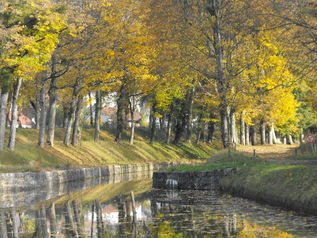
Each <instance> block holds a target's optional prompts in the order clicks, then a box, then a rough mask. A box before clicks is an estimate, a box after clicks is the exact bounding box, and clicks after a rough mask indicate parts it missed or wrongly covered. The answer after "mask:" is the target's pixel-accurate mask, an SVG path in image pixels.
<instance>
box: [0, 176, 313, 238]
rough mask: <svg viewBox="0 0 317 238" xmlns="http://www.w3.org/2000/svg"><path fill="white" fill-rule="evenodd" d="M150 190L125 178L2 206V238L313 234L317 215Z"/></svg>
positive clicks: (205, 194) (209, 194) (145, 182)
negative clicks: (25, 204) (33, 201)
mask: <svg viewBox="0 0 317 238" xmlns="http://www.w3.org/2000/svg"><path fill="white" fill-rule="evenodd" d="M150 188H151V180H150V179H142V180H134V181H125V182H121V183H117V184H106V185H101V186H97V187H93V188H90V189H86V190H82V191H77V192H74V193H70V194H67V195H65V196H61V197H57V198H55V199H51V200H49V201H45V202H40V203H38V204H34V205H33V206H31V207H20V208H19V207H15V208H10V209H3V210H0V238H11V237H14V238H18V237H21V238H24V237H32V238H53V237H54V238H55V237H56V238H58V237H65V238H66V237H78V238H81V237H96V238H110V237H122V238H139V237H140V238H142V237H153V238H154V237H155V238H159V237H179V238H180V237H186V238H187V237H188V238H194V237H195V238H205V237H217V238H225V237H226V238H229V237H230V238H231V237H232V238H233V237H234V238H249V237H250V238H251V237H252V238H253V237H256V238H258V237H260V238H261V237H264V238H265V237H283V238H291V237H316V234H317V222H316V221H317V218H316V217H313V216H309V217H304V216H299V215H296V214H292V213H289V212H285V211H282V210H279V209H276V208H272V207H269V206H260V205H258V204H256V203H253V202H250V201H247V200H243V199H239V198H232V197H230V196H227V195H222V194H219V193H217V192H214V191H178V192H173V191H164V190H153V191H152V190H151V189H150ZM133 191H134V193H133ZM134 197H135V198H134Z"/></svg>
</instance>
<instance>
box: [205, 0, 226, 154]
mask: <svg viewBox="0 0 317 238" xmlns="http://www.w3.org/2000/svg"><path fill="white" fill-rule="evenodd" d="M220 5H221V4H220V0H214V1H211V2H210V7H209V8H208V9H207V10H208V12H209V14H210V15H211V16H212V17H214V19H215V21H214V24H213V26H212V28H213V38H214V42H211V44H213V47H214V51H215V58H216V66H217V77H216V81H217V89H218V93H219V97H220V102H221V103H220V105H219V113H220V118H221V126H220V128H221V139H222V144H223V146H224V148H227V146H228V142H229V134H228V132H229V131H228V108H227V107H228V102H227V89H228V80H227V79H226V78H225V76H224V65H223V62H224V60H223V45H222V32H221V30H222V22H221V7H220Z"/></svg>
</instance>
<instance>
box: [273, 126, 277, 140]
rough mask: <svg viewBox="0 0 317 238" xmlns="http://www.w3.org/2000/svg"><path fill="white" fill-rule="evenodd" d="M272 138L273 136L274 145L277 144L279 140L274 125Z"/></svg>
mask: <svg viewBox="0 0 317 238" xmlns="http://www.w3.org/2000/svg"><path fill="white" fill-rule="evenodd" d="M272 136H273V144H277V138H276V134H275V130H274V125H272Z"/></svg>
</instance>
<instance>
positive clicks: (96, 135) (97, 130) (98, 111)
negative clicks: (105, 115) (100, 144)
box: [94, 90, 101, 142]
mask: <svg viewBox="0 0 317 238" xmlns="http://www.w3.org/2000/svg"><path fill="white" fill-rule="evenodd" d="M100 116H101V93H100V91H99V90H98V91H96V104H95V132H94V141H95V142H97V141H99V137H100Z"/></svg>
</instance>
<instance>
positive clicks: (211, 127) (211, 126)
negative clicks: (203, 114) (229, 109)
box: [207, 111, 216, 143]
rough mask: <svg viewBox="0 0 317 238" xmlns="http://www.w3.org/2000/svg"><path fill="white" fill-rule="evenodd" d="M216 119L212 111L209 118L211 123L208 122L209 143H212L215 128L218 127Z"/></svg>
mask: <svg viewBox="0 0 317 238" xmlns="http://www.w3.org/2000/svg"><path fill="white" fill-rule="evenodd" d="M215 117H216V115H215V113H214V112H213V111H211V112H210V116H209V120H210V121H209V122H208V135H207V143H211V142H212V139H213V136H214V132H215V127H216V123H215V121H214V119H215Z"/></svg>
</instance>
